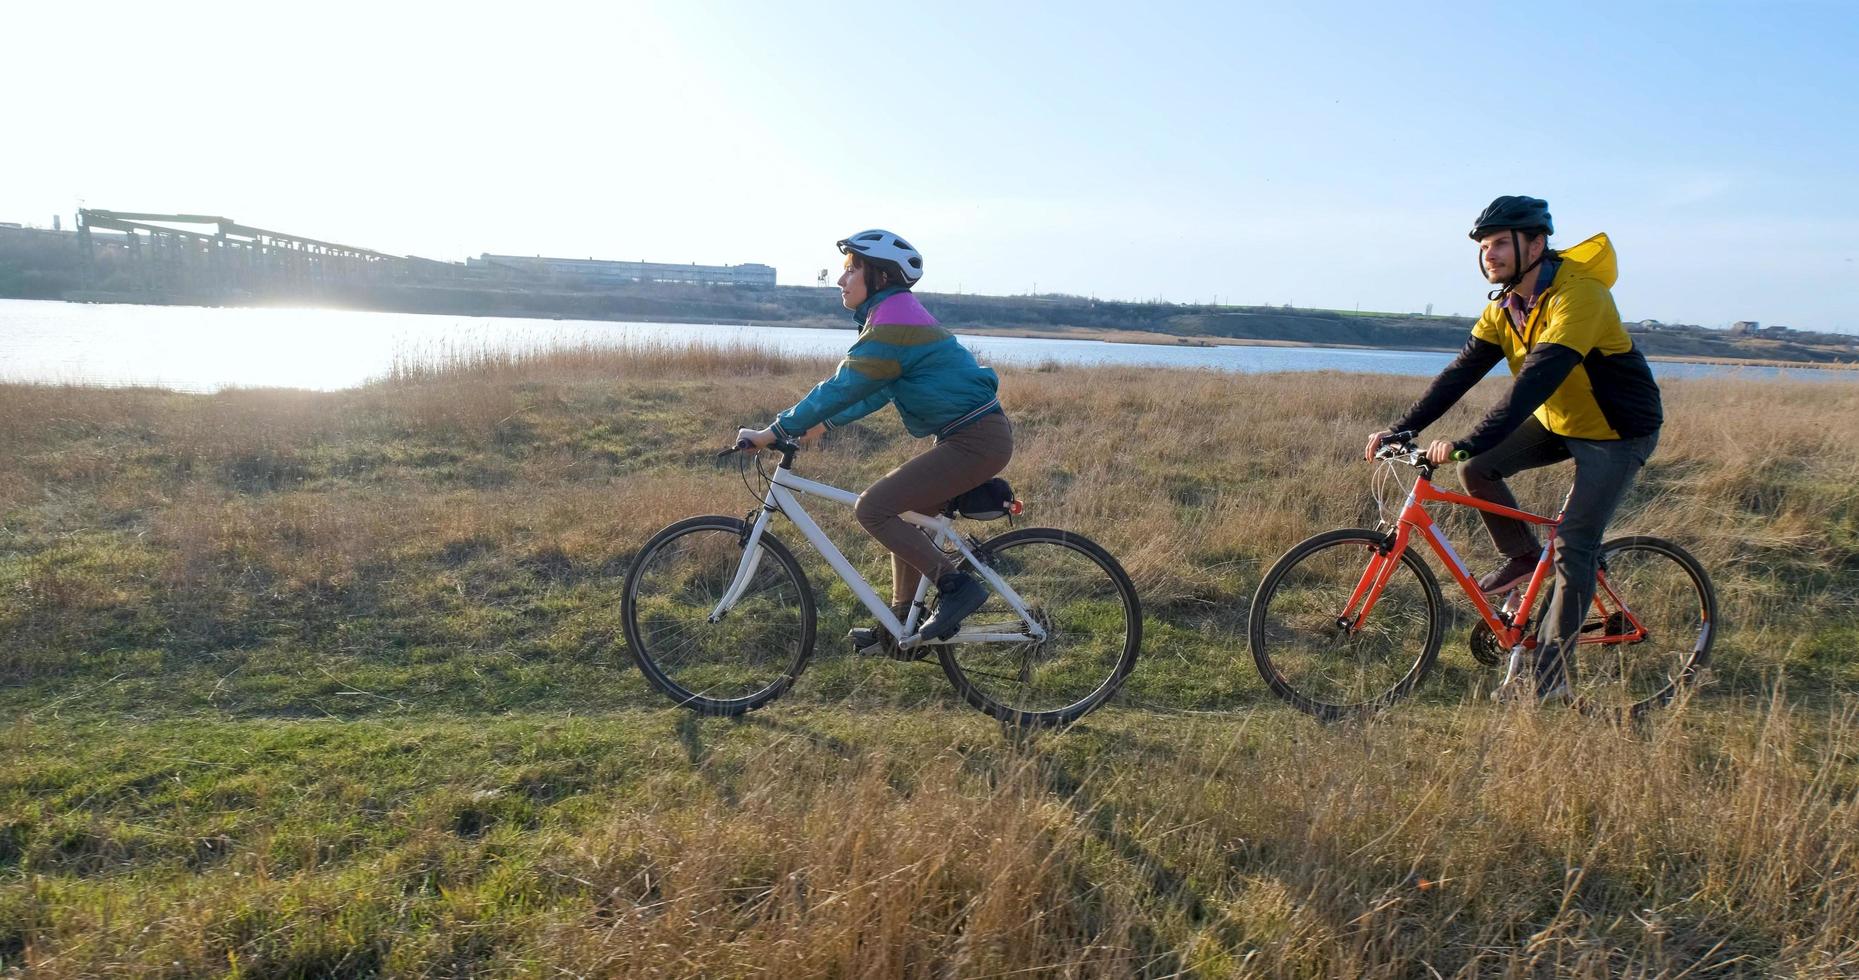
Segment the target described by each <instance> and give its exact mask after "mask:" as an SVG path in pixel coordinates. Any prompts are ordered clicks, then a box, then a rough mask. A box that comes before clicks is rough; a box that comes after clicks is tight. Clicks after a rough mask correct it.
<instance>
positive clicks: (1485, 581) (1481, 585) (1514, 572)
mask: <svg viewBox="0 0 1859 980" xmlns="http://www.w3.org/2000/svg"><path fill="white" fill-rule="evenodd" d="M1536 560H1537V556H1535V555H1518V556H1517V557H1515V558H1512V559H1511V560H1509V561H1507V562H1505V563H1504V565H1503V567H1502V568H1499V569H1497V570H1496V571H1492V572H1487V573H1485V576H1484V577H1483V578H1481V579H1479V580H1478V591H1480V592H1483V593H1484V594H1485V595H1503V594H1504V593H1506V592H1509V591H1510V590H1512V589H1514V588H1516V587H1517V586H1519V585H1522V584H1524V583H1525V582H1528V581H1529V580H1530V576H1531V575H1533V574H1535V573H1536Z"/></svg>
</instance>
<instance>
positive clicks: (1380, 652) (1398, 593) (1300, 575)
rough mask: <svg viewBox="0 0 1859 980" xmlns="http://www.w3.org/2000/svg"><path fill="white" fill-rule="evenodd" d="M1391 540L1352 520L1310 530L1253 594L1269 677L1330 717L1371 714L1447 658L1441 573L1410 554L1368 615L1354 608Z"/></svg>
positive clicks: (1255, 648)
mask: <svg viewBox="0 0 1859 980" xmlns="http://www.w3.org/2000/svg"><path fill="white" fill-rule="evenodd" d="M1386 540H1387V537H1386V535H1383V534H1381V533H1380V532H1378V531H1370V530H1366V529H1361V528H1352V529H1346V530H1340V531H1329V532H1326V533H1323V534H1319V535H1316V536H1315V537H1312V538H1308V539H1306V540H1304V541H1302V542H1300V543H1299V544H1297V545H1296V546H1294V547H1293V548H1292V549H1291V550H1290V551H1287V552H1285V554H1284V557H1282V558H1280V559H1278V561H1277V563H1276V564H1274V565H1272V567H1271V570H1270V571H1267V572H1266V573H1265V578H1264V580H1263V581H1261V582H1260V583H1259V591H1258V594H1257V595H1255V596H1254V597H1253V599H1252V613H1251V617H1250V620H1249V622H1248V624H1247V625H1248V633H1249V637H1250V639H1251V643H1252V659H1253V661H1254V662H1255V663H1256V664H1258V667H1259V674H1260V676H1262V677H1264V678H1265V683H1266V685H1267V686H1269V687H1270V688H1271V689H1272V693H1273V694H1276V695H1278V696H1279V697H1280V698H1282V699H1284V700H1285V701H1286V702H1288V703H1290V704H1291V705H1292V706H1293V707H1295V708H1297V709H1298V710H1299V711H1303V712H1306V713H1308V714H1311V715H1314V716H1316V717H1318V718H1321V719H1323V720H1324V721H1334V720H1336V719H1338V718H1345V717H1351V716H1358V715H1366V714H1370V713H1372V712H1374V711H1377V710H1380V709H1381V708H1385V707H1387V706H1388V705H1390V704H1393V703H1394V702H1395V701H1397V700H1399V699H1401V698H1403V697H1405V696H1407V695H1408V694H1409V693H1410V692H1412V691H1413V689H1414V686H1415V685H1417V684H1419V683H1420V680H1421V678H1422V677H1424V676H1426V672H1427V669H1428V668H1429V667H1431V666H1432V665H1433V660H1434V658H1435V657H1437V656H1439V646H1440V634H1441V631H1442V630H1443V628H1444V624H1443V621H1442V616H1441V614H1440V594H1439V581H1438V580H1437V579H1435V578H1434V577H1433V571H1432V570H1431V569H1429V568H1427V566H1426V563H1425V562H1423V561H1421V560H1420V556H1418V555H1416V554H1414V551H1413V549H1412V548H1409V549H1407V550H1406V551H1403V552H1402V553H1401V559H1400V562H1399V563H1398V564H1397V565H1395V567H1394V568H1393V569H1392V570H1391V571H1390V572H1389V574H1388V580H1387V584H1386V585H1384V586H1383V587H1382V589H1381V592H1380V594H1379V595H1377V596H1376V597H1375V605H1374V608H1373V609H1371V610H1370V611H1369V614H1368V616H1367V617H1366V618H1365V619H1361V621H1359V622H1356V623H1354V624H1353V625H1352V624H1351V623H1350V622H1349V620H1350V619H1353V618H1358V617H1359V612H1358V611H1357V610H1359V608H1360V606H1361V603H1360V602H1358V603H1357V610H1352V609H1351V608H1350V600H1351V599H1353V598H1356V592H1357V590H1358V587H1359V586H1360V585H1361V584H1362V582H1363V579H1364V576H1365V574H1366V573H1367V571H1368V569H1369V568H1370V567H1371V563H1373V562H1376V561H1377V560H1378V559H1380V558H1381V557H1382V554H1381V549H1382V548H1383V546H1384V545H1385V542H1386Z"/></svg>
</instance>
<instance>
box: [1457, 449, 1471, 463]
mask: <svg viewBox="0 0 1859 980" xmlns="http://www.w3.org/2000/svg"><path fill="white" fill-rule="evenodd" d="M1471 458H1472V454H1471V453H1469V452H1467V451H1465V450H1463V449H1455V450H1453V451H1452V459H1453V462H1456V463H1463V462H1465V461H1466V460H1468V459H1471Z"/></svg>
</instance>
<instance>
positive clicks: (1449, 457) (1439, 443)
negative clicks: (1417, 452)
mask: <svg viewBox="0 0 1859 980" xmlns="http://www.w3.org/2000/svg"><path fill="white" fill-rule="evenodd" d="M1464 458H1465V454H1464V453H1463V452H1460V451H1459V450H1458V449H1457V448H1456V447H1455V446H1453V444H1452V443H1450V442H1447V441H1446V440H1444V439H1435V440H1433V444H1432V445H1430V446H1428V447H1427V462H1429V463H1432V464H1433V465H1434V466H1445V465H1446V464H1447V463H1450V462H1452V461H1453V460H1455V459H1464Z"/></svg>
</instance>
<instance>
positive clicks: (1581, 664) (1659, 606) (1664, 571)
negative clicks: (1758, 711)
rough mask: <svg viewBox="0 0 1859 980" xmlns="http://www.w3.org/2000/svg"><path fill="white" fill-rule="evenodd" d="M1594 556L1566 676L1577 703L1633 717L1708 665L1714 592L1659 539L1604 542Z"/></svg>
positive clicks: (1683, 555) (1686, 558) (1688, 560)
mask: <svg viewBox="0 0 1859 980" xmlns="http://www.w3.org/2000/svg"><path fill="white" fill-rule="evenodd" d="M1600 561H1601V568H1600V570H1599V572H1598V574H1597V581H1596V584H1595V602H1594V605H1593V606H1592V607H1591V608H1590V609H1589V610H1588V620H1587V622H1586V623H1584V624H1583V626H1582V633H1581V642H1580V644H1579V645H1578V646H1577V648H1576V653H1575V658H1574V663H1573V665H1572V668H1573V669H1572V670H1571V671H1570V680H1571V682H1572V686H1573V689H1574V693H1575V696H1576V699H1577V701H1578V703H1581V704H1583V705H1584V706H1589V707H1593V708H1598V709H1601V710H1619V711H1623V712H1625V713H1626V714H1627V715H1629V716H1633V717H1637V716H1638V715H1640V714H1642V713H1644V712H1645V711H1647V710H1649V709H1651V708H1656V707H1659V706H1661V705H1663V704H1665V703H1667V702H1669V701H1671V700H1672V698H1673V697H1674V696H1676V695H1677V694H1678V692H1679V691H1680V690H1681V689H1683V688H1685V687H1688V686H1690V685H1692V684H1694V683H1696V682H1697V680H1698V677H1699V674H1700V673H1701V672H1702V671H1703V670H1704V668H1705V667H1706V666H1708V665H1709V663H1710V652H1711V644H1712V643H1713V642H1715V640H1716V634H1717V593H1716V591H1715V590H1714V589H1712V588H1711V582H1710V576H1709V575H1707V574H1706V573H1705V571H1704V566H1703V565H1700V564H1699V563H1698V560H1697V559H1696V558H1693V557H1691V555H1690V554H1689V553H1688V552H1686V551H1685V549H1683V548H1680V547H1679V546H1678V545H1675V544H1673V543H1671V542H1670V541H1665V540H1662V539H1660V538H1653V537H1646V536H1643V535H1642V536H1633V537H1623V538H1615V539H1614V540H1612V541H1607V542H1603V543H1602V545H1601V558H1600Z"/></svg>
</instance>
